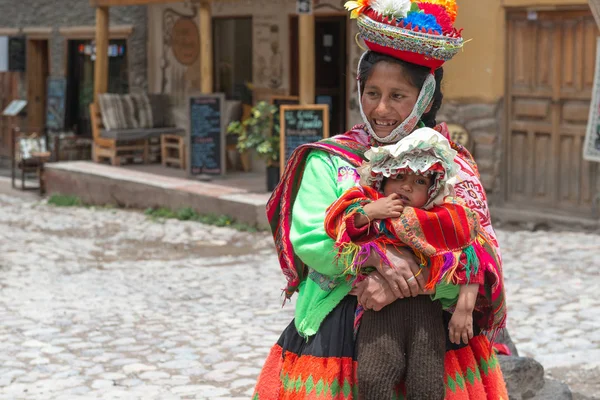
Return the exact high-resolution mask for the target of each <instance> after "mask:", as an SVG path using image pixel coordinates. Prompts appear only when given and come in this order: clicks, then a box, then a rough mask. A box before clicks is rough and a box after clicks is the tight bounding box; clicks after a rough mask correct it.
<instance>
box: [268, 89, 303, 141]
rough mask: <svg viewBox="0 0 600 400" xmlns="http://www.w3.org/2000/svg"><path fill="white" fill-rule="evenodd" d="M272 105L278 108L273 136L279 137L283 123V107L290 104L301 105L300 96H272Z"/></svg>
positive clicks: (272, 131) (275, 114) (274, 118)
mask: <svg viewBox="0 0 600 400" xmlns="http://www.w3.org/2000/svg"><path fill="white" fill-rule="evenodd" d="M270 103H271V104H273V105H274V106H275V107H277V111H275V113H274V114H273V125H272V127H271V135H273V136H279V131H280V128H281V121H280V117H279V115H280V114H279V113H280V110H281V106H283V105H289V104H300V98H299V97H298V96H271V99H270Z"/></svg>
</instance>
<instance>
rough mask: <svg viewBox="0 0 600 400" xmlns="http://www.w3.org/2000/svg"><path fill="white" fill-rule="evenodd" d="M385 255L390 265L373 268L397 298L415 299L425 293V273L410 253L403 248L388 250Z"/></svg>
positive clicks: (378, 265) (380, 264)
mask: <svg viewBox="0 0 600 400" xmlns="http://www.w3.org/2000/svg"><path fill="white" fill-rule="evenodd" d="M385 255H386V256H387V258H388V260H390V263H391V264H392V265H386V264H384V263H382V262H380V263H379V264H377V265H375V267H376V268H377V271H379V273H380V274H381V275H382V276H383V277H384V278H385V280H386V281H387V282H388V284H389V286H390V288H391V290H392V292H393V293H394V295H395V296H396V297H397V298H399V299H403V298H405V297H415V296H417V295H419V294H423V293H425V284H426V282H427V280H426V276H425V275H426V271H425V270H421V267H420V266H419V263H418V262H417V260H416V258H415V255H414V254H413V253H412V251H410V250H408V249H405V248H400V249H394V248H388V249H386V254H385Z"/></svg>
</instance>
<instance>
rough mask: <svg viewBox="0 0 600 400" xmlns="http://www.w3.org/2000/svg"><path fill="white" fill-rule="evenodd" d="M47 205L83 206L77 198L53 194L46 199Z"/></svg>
mask: <svg viewBox="0 0 600 400" xmlns="http://www.w3.org/2000/svg"><path fill="white" fill-rule="evenodd" d="M48 204H50V205H53V206H56V207H80V206H83V205H84V204H83V201H81V199H80V198H79V197H77V196H68V195H63V194H53V195H52V196H50V198H49V199H48Z"/></svg>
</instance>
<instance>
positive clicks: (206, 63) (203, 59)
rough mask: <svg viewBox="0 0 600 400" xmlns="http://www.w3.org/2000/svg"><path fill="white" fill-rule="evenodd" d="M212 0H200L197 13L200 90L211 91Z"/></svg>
mask: <svg viewBox="0 0 600 400" xmlns="http://www.w3.org/2000/svg"><path fill="white" fill-rule="evenodd" d="M211 2H212V0H202V1H201V2H200V10H199V13H198V30H199V31H200V90H201V91H202V93H212V92H213V51H212V50H213V49H212V45H213V40H212V13H211Z"/></svg>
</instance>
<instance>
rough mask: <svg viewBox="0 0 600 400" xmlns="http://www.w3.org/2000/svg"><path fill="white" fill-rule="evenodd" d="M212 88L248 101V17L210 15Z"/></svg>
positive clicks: (250, 71) (231, 96)
mask: <svg viewBox="0 0 600 400" xmlns="http://www.w3.org/2000/svg"><path fill="white" fill-rule="evenodd" d="M213 41H214V44H213V54H214V71H215V79H214V91H215V93H225V97H226V98H227V100H241V101H242V102H244V103H245V104H251V103H252V99H251V98H250V99H249V98H248V90H249V89H248V88H247V84H248V83H250V82H252V17H235V18H224V17H216V18H213Z"/></svg>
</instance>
